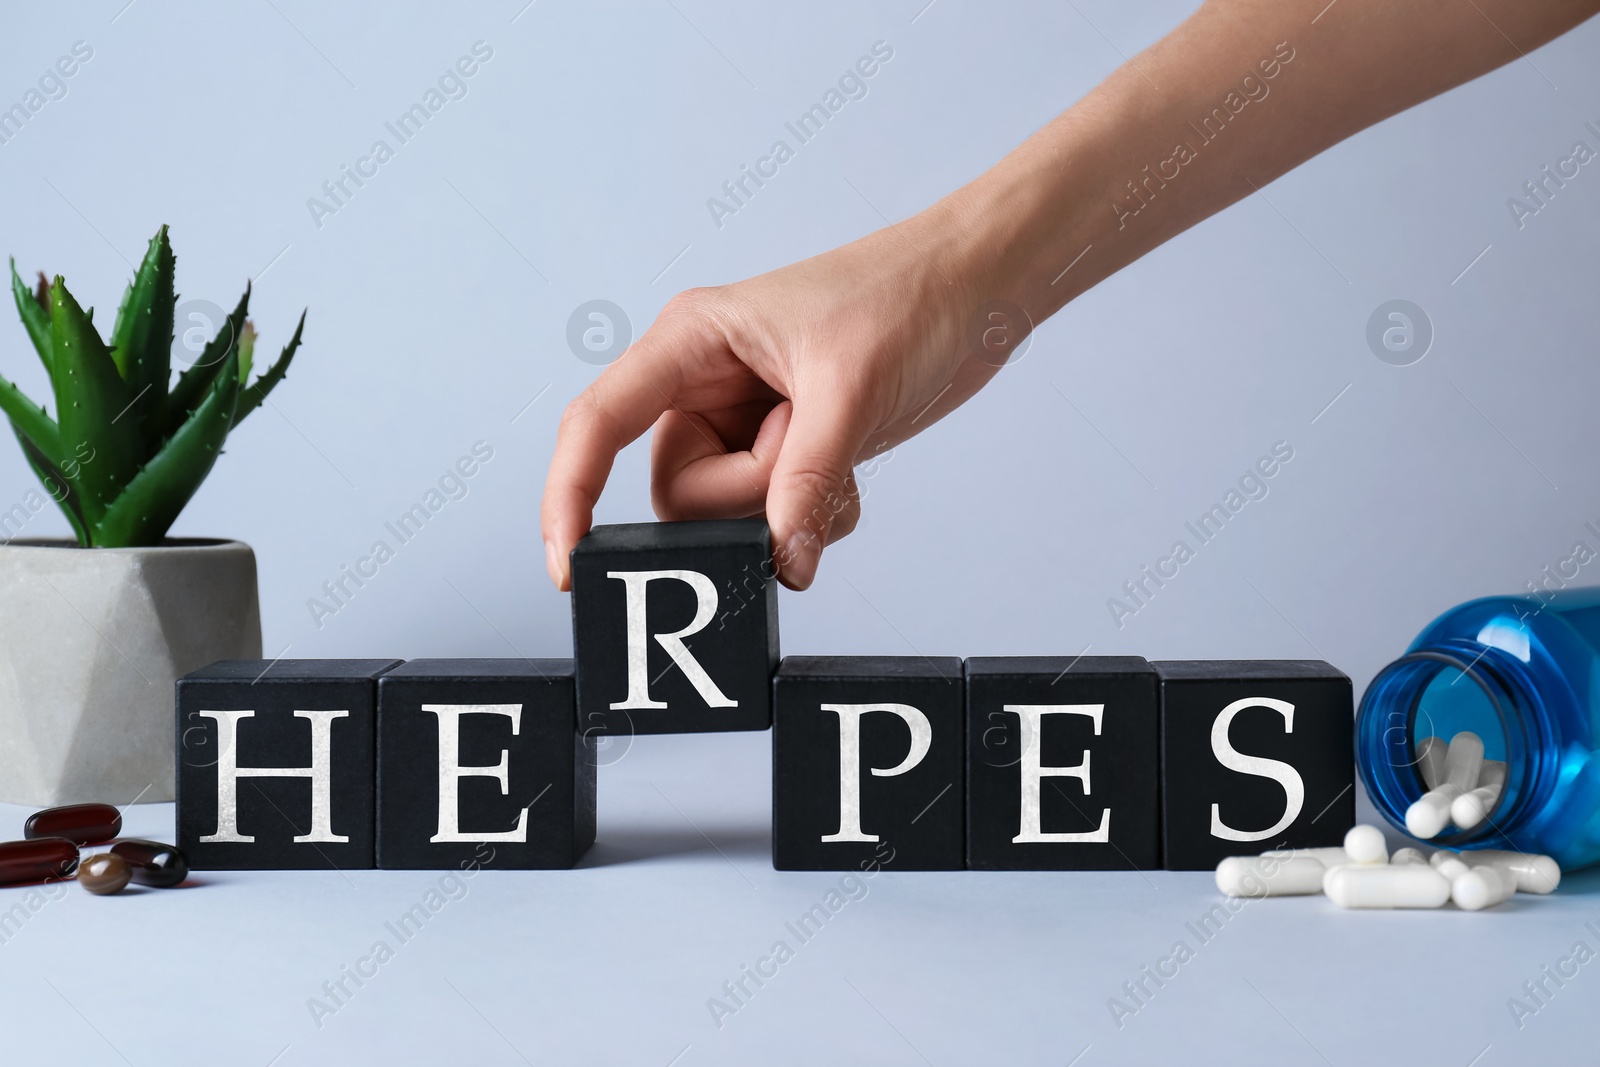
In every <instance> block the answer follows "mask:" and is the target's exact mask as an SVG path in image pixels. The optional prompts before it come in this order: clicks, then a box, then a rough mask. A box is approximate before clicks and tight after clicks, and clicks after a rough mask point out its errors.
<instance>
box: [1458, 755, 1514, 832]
mask: <svg viewBox="0 0 1600 1067" xmlns="http://www.w3.org/2000/svg"><path fill="white" fill-rule="evenodd" d="M1505 780H1506V765H1505V763H1503V762H1502V761H1500V760H1484V761H1483V768H1482V770H1480V771H1479V772H1478V785H1477V788H1475V789H1472V790H1469V791H1468V792H1465V793H1463V794H1461V795H1460V796H1458V797H1456V799H1455V800H1454V801H1452V802H1451V804H1450V819H1451V821H1452V822H1454V823H1455V824H1456V825H1457V826H1459V827H1461V829H1463V830H1470V829H1472V828H1473V827H1474V826H1477V825H1478V824H1479V823H1481V822H1482V821H1483V820H1484V819H1485V818H1487V817H1488V815H1489V812H1491V811H1493V810H1494V806H1495V804H1496V803H1498V802H1499V800H1500V790H1501V788H1502V786H1503V785H1504V784H1505Z"/></svg>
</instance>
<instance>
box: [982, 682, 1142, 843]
mask: <svg viewBox="0 0 1600 1067" xmlns="http://www.w3.org/2000/svg"><path fill="white" fill-rule="evenodd" d="M966 681H967V716H966V719H967V722H966V732H967V866H968V867H970V868H972V869H974V870H990V871H994V870H1030V871H1042V870H1051V871H1081V870H1096V871H1101V870H1144V869H1148V868H1154V867H1159V866H1160V865H1161V846H1160V825H1159V819H1160V810H1159V805H1158V800H1157V792H1158V786H1159V778H1158V775H1157V758H1158V756H1157V752H1158V744H1157V718H1158V716H1157V711H1156V673H1155V670H1154V669H1153V668H1152V667H1151V666H1150V664H1149V663H1148V662H1146V661H1145V660H1144V659H1142V658H1141V657H1138V656H1079V657H1077V658H1076V659H1074V658H1071V657H1066V656H1062V657H1046V656H1017V657H1011V656H1006V657H992V658H991V657H985V658H975V659H969V660H967V663H966Z"/></svg>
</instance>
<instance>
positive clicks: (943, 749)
mask: <svg viewBox="0 0 1600 1067" xmlns="http://www.w3.org/2000/svg"><path fill="white" fill-rule="evenodd" d="M962 691H963V686H962V680H961V661H960V660H959V659H955V658H934V659H927V658H923V657H921V656H790V657H789V658H787V659H785V660H784V661H783V663H782V665H781V666H780V667H779V668H778V673H777V675H776V676H775V677H774V678H773V683H772V694H773V695H772V706H773V730H772V865H773V866H774V867H776V868H777V869H778V870H782V871H845V870H866V869H869V868H870V867H871V865H873V864H875V863H876V864H880V865H882V866H884V867H887V868H889V869H891V870H912V871H933V870H942V871H951V870H960V869H961V868H962V867H963V866H965V862H964V857H963V849H962V837H963V826H962V824H963V817H962V810H961V797H962V763H963V755H964V753H963V743H962V741H963V730H962V718H963V715H962V703H963V702H962Z"/></svg>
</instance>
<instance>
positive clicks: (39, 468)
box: [11, 425, 89, 548]
mask: <svg viewBox="0 0 1600 1067" xmlns="http://www.w3.org/2000/svg"><path fill="white" fill-rule="evenodd" d="M11 429H12V432H13V433H15V434H16V435H17V443H18V444H20V445H22V454H23V455H24V456H26V457H27V459H28V466H30V467H32V468H33V473H34V474H36V475H38V476H39V481H40V483H41V484H43V486H44V491H45V492H46V493H49V494H50V499H51V500H54V501H55V502H56V505H57V506H58V507H59V508H61V511H62V513H63V514H64V515H66V517H67V521H68V522H69V523H71V524H72V532H73V533H74V534H76V535H77V537H78V544H80V545H82V546H83V547H84V548H88V547H89V529H88V527H87V526H85V525H84V521H83V507H82V505H81V504H80V503H79V500H78V489H77V487H76V486H74V485H73V484H72V480H71V479H69V478H68V477H67V476H66V475H65V474H63V473H62V472H61V469H60V468H58V467H57V466H56V465H55V464H54V463H52V462H51V461H50V458H49V457H48V456H46V455H45V454H44V453H43V452H41V451H40V450H39V447H38V446H37V445H35V444H34V443H33V442H32V441H30V440H28V436H27V434H24V433H23V432H22V431H21V430H18V429H17V428H16V426H14V425H13V426H12V427H11Z"/></svg>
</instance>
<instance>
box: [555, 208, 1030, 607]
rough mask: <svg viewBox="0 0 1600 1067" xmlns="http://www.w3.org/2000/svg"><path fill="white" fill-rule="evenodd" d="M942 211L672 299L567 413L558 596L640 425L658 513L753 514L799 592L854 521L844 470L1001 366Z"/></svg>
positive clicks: (856, 509) (851, 484)
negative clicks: (986, 342)
mask: <svg viewBox="0 0 1600 1067" xmlns="http://www.w3.org/2000/svg"><path fill="white" fill-rule="evenodd" d="M947 216H948V212H947V211H944V210H939V209H936V210H932V211H929V212H927V213H924V214H923V215H921V216H918V217H916V218H914V219H911V220H908V221H906V222H904V223H901V224H899V225H897V226H891V227H889V228H887V229H884V230H880V231H878V232H876V233H873V234H870V235H868V236H866V237H864V238H862V239H861V240H859V241H855V242H853V243H851V244H848V245H845V246H844V247H842V248H837V249H834V250H833V251H830V252H826V253H824V254H822V255H819V256H816V257H814V258H812V259H807V260H803V261H801V262H799V263H795V264H792V265H790V266H787V267H783V268H781V269H779V270H775V271H772V272H771V273H769V274H763V275H760V276H758V277H755V278H751V279H749V280H747V281H741V282H737V283H735V284H733V285H727V286H720V287H717V288H712V289H691V290H688V291H687V292H684V293H681V294H679V295H678V296H677V297H675V298H674V299H673V300H672V301H671V302H670V303H669V304H668V305H667V306H666V308H665V309H664V310H663V311H662V313H661V315H660V317H659V318H657V319H656V322H655V324H654V325H652V326H651V327H650V329H649V331H648V332H646V333H645V334H644V336H643V337H641V338H640V339H639V340H638V342H637V343H635V344H634V345H633V346H632V347H630V348H629V349H628V351H627V352H626V353H625V354H624V355H623V356H622V358H621V359H619V360H618V361H617V362H616V363H614V364H612V365H611V366H610V367H608V368H606V370H605V372H604V373H602V374H601V375H600V377H599V378H597V379H596V380H595V382H594V383H593V384H592V385H591V386H590V387H589V388H588V389H586V390H585V391H584V392H583V394H582V395H580V396H579V397H578V398H577V399H576V400H574V401H573V402H572V403H571V404H570V405H568V407H567V410H566V413H565V415H564V416H563V417H562V420H561V431H560V437H559V439H558V441H557V443H556V451H555V457H554V459H553V461H552V463H551V468H550V477H549V479H548V481H547V482H546V484H545V494H544V505H543V531H544V540H545V550H546V555H547V562H548V564H549V568H550V576H551V578H552V580H554V581H555V583H556V585H557V586H558V587H559V588H561V589H566V588H568V587H569V582H570V575H569V574H568V559H567V557H568V553H569V552H571V550H572V546H573V545H574V544H576V543H577V541H578V539H579V538H580V537H582V536H583V535H584V534H585V533H586V532H588V529H589V524H590V521H591V518H592V512H593V507H594V504H595V501H596V500H597V499H598V498H599V496H600V490H601V488H602V486H604V484H605V480H606V476H607V475H608V474H609V473H610V470H611V463H612V461H613V459H614V458H615V457H616V454H617V452H618V451H619V450H620V449H622V448H623V447H624V446H625V445H627V444H628V443H629V442H631V441H633V440H634V439H635V438H637V437H639V436H640V435H641V434H642V433H643V432H644V431H645V430H646V429H648V428H649V427H650V425H651V424H652V423H654V425H655V434H654V439H653V442H652V452H651V494H652V497H653V499H654V503H655V510H656V514H657V515H658V516H660V517H661V518H662V519H709V518H736V517H745V516H751V515H761V514H763V513H764V514H765V515H766V517H767V521H768V523H769V524H770V526H771V528H772V538H773V557H774V562H775V563H776V564H777V568H778V576H779V578H780V579H781V580H782V581H783V582H784V584H786V585H788V586H789V587H790V588H793V589H804V588H806V587H807V586H808V585H810V584H811V581H812V578H813V577H814V576H815V574H816V570H817V561H818V558H819V556H820V555H821V552H822V548H823V546H824V545H826V544H830V543H832V542H833V541H836V540H838V539H839V538H841V537H843V536H845V535H846V534H848V533H849V532H850V531H851V530H852V529H854V528H855V525H856V522H857V520H858V519H859V518H860V513H861V502H860V498H859V495H858V493H857V489H856V485H855V480H854V478H853V477H852V476H851V469H852V468H853V467H854V466H855V465H856V464H857V463H860V462H862V461H864V460H866V459H869V458H870V457H872V456H874V455H877V454H878V453H880V452H882V451H884V450H885V449H888V448H891V447H893V446H894V445H896V444H898V443H899V442H901V441H903V440H905V439H906V438H908V437H910V436H912V435H913V434H915V433H917V432H919V431H920V430H922V429H924V428H925V427H927V426H929V425H931V424H932V423H934V422H936V421H937V420H938V419H939V418H940V417H942V416H943V415H944V414H945V413H947V412H949V411H951V410H952V409H954V408H955V407H957V406H959V405H960V404H961V403H962V402H963V401H965V400H966V399H967V398H968V397H970V396H971V395H972V394H973V393H975V392H977V391H978V390H979V389H980V388H982V386H983V384H984V383H985V382H987V381H988V380H989V379H990V378H991V377H992V376H993V375H994V373H995V372H996V370H997V369H998V364H1000V363H1002V362H1003V360H994V363H995V364H996V365H991V364H990V363H988V362H985V357H986V353H984V350H983V349H982V348H980V347H975V346H973V347H971V349H970V350H969V345H968V343H967V340H966V334H967V332H968V331H967V327H968V320H969V319H970V317H971V314H972V312H973V310H974V308H975V307H976V304H977V302H978V300H979V297H978V294H979V293H980V292H982V290H983V288H984V286H983V285H981V284H978V283H977V280H976V279H975V278H974V277H973V271H972V270H971V269H970V266H971V264H973V263H974V262H976V257H973V256H971V255H970V254H968V252H967V251H966V250H965V249H964V248H963V241H964V240H965V237H964V236H962V235H960V234H959V233H957V232H952V228H951V227H950V226H948V225H947V223H946V222H945V219H946V217H947ZM1016 339H1017V340H1020V336H1019V337H1017V338H1016ZM987 358H989V359H993V357H992V356H987Z"/></svg>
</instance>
